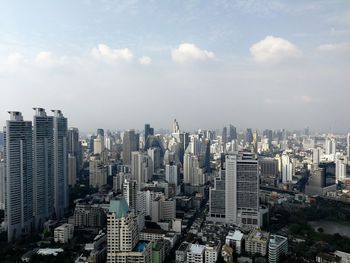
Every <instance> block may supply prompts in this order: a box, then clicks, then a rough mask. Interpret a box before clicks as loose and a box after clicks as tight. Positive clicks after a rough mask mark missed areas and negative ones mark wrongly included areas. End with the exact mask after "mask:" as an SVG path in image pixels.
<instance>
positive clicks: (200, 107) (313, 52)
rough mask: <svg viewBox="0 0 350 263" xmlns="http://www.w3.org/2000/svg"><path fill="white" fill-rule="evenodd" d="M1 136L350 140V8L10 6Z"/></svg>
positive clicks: (1, 63)
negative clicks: (10, 128)
mask: <svg viewBox="0 0 350 263" xmlns="http://www.w3.org/2000/svg"><path fill="white" fill-rule="evenodd" d="M0 58H1V59H0V94H1V104H0V125H1V126H4V125H5V120H6V119H7V118H8V114H7V111H8V110H19V111H22V112H23V114H24V117H25V119H31V118H32V110H31V108H32V107H44V108H46V109H62V111H63V112H64V114H65V116H68V118H69V126H74V127H79V129H80V130H81V131H85V132H92V131H94V130H95V129H96V127H103V128H106V129H116V128H118V129H127V128H138V129H142V125H143V123H144V122H145V121H147V122H150V123H152V125H153V126H154V127H155V128H168V129H171V123H172V120H173V119H174V118H175V117H176V118H177V119H179V120H180V121H181V124H182V128H183V129H184V130H194V129H198V128H220V129H221V128H222V127H223V126H224V125H226V124H227V123H234V124H235V125H236V126H237V127H239V128H242V129H245V128H246V127H253V128H260V129H263V128H267V127H269V128H274V129H280V128H285V129H303V128H305V127H310V129H311V130H315V131H323V132H347V131H348V130H350V127H349V122H347V121H346V120H345V116H347V115H348V114H347V112H349V110H350V104H349V98H350V88H349V83H350V74H349V67H350V2H349V1H288V2H286V1H241V0H239V1H227V0H220V1H107V0H106V1H88V0H79V1H57V2H52V1H50V2H48V1H12V0H11V1H2V2H1V8H0Z"/></svg>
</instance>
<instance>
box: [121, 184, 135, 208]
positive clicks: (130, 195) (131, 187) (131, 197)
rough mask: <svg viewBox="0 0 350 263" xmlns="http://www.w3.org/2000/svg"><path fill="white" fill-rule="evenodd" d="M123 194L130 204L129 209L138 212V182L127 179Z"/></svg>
mask: <svg viewBox="0 0 350 263" xmlns="http://www.w3.org/2000/svg"><path fill="white" fill-rule="evenodd" d="M123 196H124V198H125V200H126V202H127V204H128V206H129V210H131V211H134V213H136V205H137V182H136V180H129V179H125V180H124V182H123Z"/></svg>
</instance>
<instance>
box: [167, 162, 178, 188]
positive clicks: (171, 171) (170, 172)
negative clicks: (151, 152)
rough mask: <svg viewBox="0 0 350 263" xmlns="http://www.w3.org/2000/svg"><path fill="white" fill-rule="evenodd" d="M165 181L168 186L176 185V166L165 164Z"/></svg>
mask: <svg viewBox="0 0 350 263" xmlns="http://www.w3.org/2000/svg"><path fill="white" fill-rule="evenodd" d="M165 180H166V181H167V182H168V183H170V184H175V185H176V186H177V185H178V184H177V181H178V175H177V165H170V164H167V165H166V166H165Z"/></svg>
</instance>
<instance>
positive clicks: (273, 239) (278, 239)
mask: <svg viewBox="0 0 350 263" xmlns="http://www.w3.org/2000/svg"><path fill="white" fill-rule="evenodd" d="M286 240H288V239H287V238H286V237H283V236H278V235H271V236H270V240H269V241H270V243H269V246H279V245H280V244H282V243H283V242H285V241H286Z"/></svg>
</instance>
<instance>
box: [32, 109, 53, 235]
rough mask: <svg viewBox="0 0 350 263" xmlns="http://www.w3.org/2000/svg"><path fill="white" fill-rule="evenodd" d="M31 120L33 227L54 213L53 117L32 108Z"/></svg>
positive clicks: (40, 225)
mask: <svg viewBox="0 0 350 263" xmlns="http://www.w3.org/2000/svg"><path fill="white" fill-rule="evenodd" d="M34 110H35V115H34V118H33V200H34V217H35V227H36V228H38V229H39V228H41V227H42V225H43V223H44V222H45V221H46V220H48V219H49V218H51V217H52V215H53V211H54V173H53V172H54V166H53V156H54V152H53V117H51V116H47V115H46V112H45V109H42V108H34Z"/></svg>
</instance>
